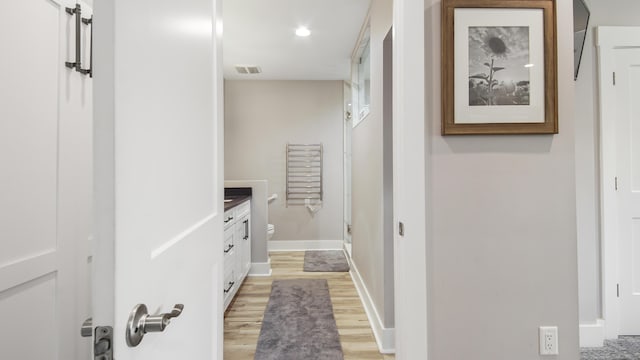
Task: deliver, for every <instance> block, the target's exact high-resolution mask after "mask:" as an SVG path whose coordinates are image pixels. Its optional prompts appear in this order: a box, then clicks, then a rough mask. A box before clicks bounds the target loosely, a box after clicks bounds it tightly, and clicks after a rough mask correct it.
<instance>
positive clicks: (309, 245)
mask: <svg viewBox="0 0 640 360" xmlns="http://www.w3.org/2000/svg"><path fill="white" fill-rule="evenodd" d="M267 248H268V249H269V251H305V250H342V240H270V241H268V242H267Z"/></svg>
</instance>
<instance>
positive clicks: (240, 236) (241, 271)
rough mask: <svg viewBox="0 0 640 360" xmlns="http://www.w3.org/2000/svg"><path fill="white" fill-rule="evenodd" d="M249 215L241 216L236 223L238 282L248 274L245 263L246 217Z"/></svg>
mask: <svg viewBox="0 0 640 360" xmlns="http://www.w3.org/2000/svg"><path fill="white" fill-rule="evenodd" d="M247 218H248V215H244V216H241V217H239V218H238V219H237V221H236V224H235V234H234V239H235V243H236V244H237V248H236V254H235V261H236V265H235V266H236V273H237V279H238V282H241V281H242V279H243V278H244V276H245V275H246V271H245V268H246V267H245V264H244V253H245V247H246V244H247V225H246V224H247V223H246V219H247Z"/></svg>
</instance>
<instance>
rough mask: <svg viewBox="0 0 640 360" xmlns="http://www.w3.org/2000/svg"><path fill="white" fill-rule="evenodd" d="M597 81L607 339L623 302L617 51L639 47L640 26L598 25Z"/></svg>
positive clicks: (616, 329)
mask: <svg viewBox="0 0 640 360" xmlns="http://www.w3.org/2000/svg"><path fill="white" fill-rule="evenodd" d="M596 47H597V52H598V80H599V84H600V86H599V88H600V94H599V95H600V97H599V99H600V114H599V115H600V222H601V238H602V240H601V245H600V246H601V254H602V255H601V259H600V261H601V270H602V276H601V278H602V280H601V281H602V284H601V285H602V288H601V297H602V317H603V320H604V321H603V323H604V334H603V335H604V338H605V339H615V338H617V337H618V335H620V302H619V300H618V297H617V284H618V281H619V276H620V274H619V271H618V260H619V256H618V255H619V254H618V251H619V242H618V227H619V221H618V220H619V214H618V200H617V196H616V189H615V188H616V185H615V181H616V180H615V177H616V172H617V171H616V170H617V168H616V157H617V155H616V129H615V121H611V119H615V118H616V115H617V114H616V107H617V103H616V88H615V86H614V84H613V73H614V72H615V69H616V59H615V51H616V49H620V48H630V47H631V48H640V27H631V26H629V27H627V26H599V27H597V28H596Z"/></svg>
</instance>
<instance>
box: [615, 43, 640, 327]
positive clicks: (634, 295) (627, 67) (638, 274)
mask: <svg viewBox="0 0 640 360" xmlns="http://www.w3.org/2000/svg"><path fill="white" fill-rule="evenodd" d="M616 61H617V64H616V94H617V101H618V107H617V108H618V118H617V124H616V133H617V153H618V156H617V162H616V167H617V186H618V191H617V196H618V204H619V208H618V211H619V213H618V214H619V221H620V229H619V234H620V268H619V274H620V285H619V286H620V288H619V293H620V311H621V312H620V334H621V335H640V102H639V101H640V49H638V48H636V49H624V50H616Z"/></svg>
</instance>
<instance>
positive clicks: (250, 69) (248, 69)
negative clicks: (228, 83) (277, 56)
mask: <svg viewBox="0 0 640 360" xmlns="http://www.w3.org/2000/svg"><path fill="white" fill-rule="evenodd" d="M236 71H237V72H238V74H243V75H249V74H260V73H261V72H262V69H260V67H259V66H255V65H236Z"/></svg>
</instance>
